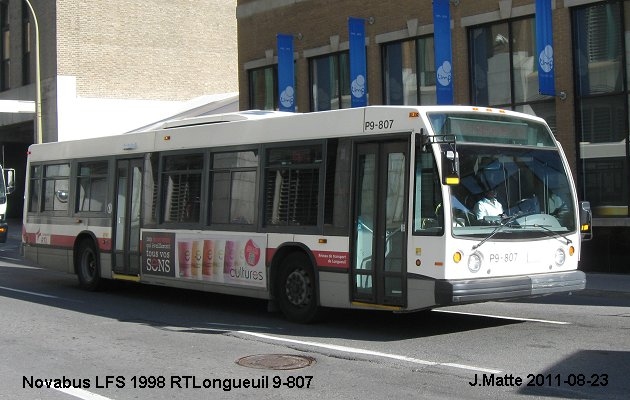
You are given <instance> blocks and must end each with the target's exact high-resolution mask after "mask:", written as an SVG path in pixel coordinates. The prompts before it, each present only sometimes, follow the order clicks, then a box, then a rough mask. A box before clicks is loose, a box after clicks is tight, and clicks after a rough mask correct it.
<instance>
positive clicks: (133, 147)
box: [29, 106, 542, 161]
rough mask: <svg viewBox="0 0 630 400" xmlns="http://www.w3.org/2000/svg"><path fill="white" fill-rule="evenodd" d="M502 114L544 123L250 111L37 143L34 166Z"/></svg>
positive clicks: (395, 129)
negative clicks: (488, 118)
mask: <svg viewBox="0 0 630 400" xmlns="http://www.w3.org/2000/svg"><path fill="white" fill-rule="evenodd" d="M446 111H451V112H480V113H502V114H506V115H515V116H520V117H523V118H530V119H536V120H540V121H542V119H540V118H537V117H532V116H529V115H525V114H520V113H516V112H513V111H508V110H497V109H492V108H485V107H471V106H368V107H360V108H350V109H343V110H332V111H321V112H311V113H289V112H280V111H264V110H248V111H240V112H235V113H227V114H216V115H208V116H200V117H192V118H185V119H177V120H171V121H167V122H165V123H163V124H162V125H161V126H159V127H158V128H156V129H154V130H151V131H146V132H135V133H128V134H121V135H113V136H104V137H97V138H90V139H82V140H81V139H80V140H72V141H64V142H51V143H43V144H34V145H31V147H30V148H29V159H30V161H45V160H64V159H71V158H89V157H97V156H104V155H122V154H140V153H145V152H151V151H170V150H179V149H195V148H208V147H223V146H242V145H253V144H257V143H274V142H284V141H294V140H316V139H323V138H334V137H343V136H362V135H369V136H371V135H379V134H388V133H389V134H392V133H411V132H419V131H420V129H421V128H422V127H424V126H425V122H426V120H425V119H424V117H425V114H426V113H427V112H446Z"/></svg>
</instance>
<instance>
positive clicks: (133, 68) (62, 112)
mask: <svg viewBox="0 0 630 400" xmlns="http://www.w3.org/2000/svg"><path fill="white" fill-rule="evenodd" d="M29 3H30V5H31V6H32V11H33V12H32V11H31V9H30V8H29V6H28V4H27V2H26V1H25V0H0V30H1V31H2V35H1V40H2V43H1V54H0V59H1V64H0V100H30V101H35V100H36V98H37V85H36V83H37V82H36V77H37V70H38V69H39V71H40V87H41V89H40V91H39V93H40V94H41V121H42V123H41V132H42V133H41V139H38V135H37V129H38V127H37V122H36V121H37V119H36V118H35V114H33V113H29V114H25V113H19V114H18V113H12V112H1V113H0V142H1V143H2V144H3V149H4V162H5V164H6V165H7V166H9V167H14V168H16V170H17V173H18V178H19V179H22V180H23V177H24V172H25V171H24V166H25V162H26V160H25V155H26V148H27V147H28V145H30V144H32V143H35V142H37V141H39V140H41V141H43V142H51V141H64V140H72V139H81V138H87V137H95V136H105V135H112V134H119V133H124V132H127V131H130V130H133V129H136V128H139V127H142V126H146V125H148V124H150V123H152V122H155V121H157V120H161V119H163V118H166V117H168V116H169V115H174V114H178V113H181V112H182V111H184V110H186V109H189V108H192V107H197V106H199V105H200V104H202V103H203V100H204V99H206V98H208V99H209V98H211V97H212V96H213V95H216V96H221V95H224V94H226V93H232V94H236V92H237V91H238V73H237V69H236V68H237V53H236V16H235V10H236V1H235V0H198V1H190V0H169V1H164V0H146V1H141V2H139V1H129V0H81V1H76V0H29ZM38 39H39V55H38V54H37V48H36V43H37V42H36V41H37V40H38ZM38 57H39V58H38ZM206 102H207V101H206ZM20 190H23V189H22V188H18V193H16V194H14V195H12V198H13V199H14V201H12V202H10V203H9V206H10V211H9V214H10V216H13V217H19V216H21V209H22V208H21V205H20V206H19V207H18V205H19V203H20V202H21V199H22V197H21V193H20V192H19V191H20ZM15 199H18V200H15Z"/></svg>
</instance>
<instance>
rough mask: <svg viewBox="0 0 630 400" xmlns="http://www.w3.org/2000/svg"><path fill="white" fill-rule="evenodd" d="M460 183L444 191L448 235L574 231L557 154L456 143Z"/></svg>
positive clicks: (566, 185)
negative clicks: (448, 204)
mask: <svg viewBox="0 0 630 400" xmlns="http://www.w3.org/2000/svg"><path fill="white" fill-rule="evenodd" d="M457 150H458V153H459V161H460V177H461V180H460V184H459V185H457V186H452V187H450V188H449V189H450V195H451V196H450V202H451V215H452V227H453V234H454V235H456V236H457V235H461V236H475V237H483V236H485V235H487V234H488V232H489V231H492V230H493V229H494V227H496V226H497V225H499V224H501V223H502V221H503V223H505V221H506V220H508V218H509V221H510V222H509V226H507V227H506V228H505V229H502V230H501V234H497V235H496V236H495V237H496V238H500V237H501V236H502V235H509V237H514V235H515V234H517V235H520V237H523V238H525V237H527V238H533V237H543V236H550V235H556V234H566V233H569V232H573V231H575V229H576V222H575V210H574V206H573V202H572V201H571V199H572V198H573V197H572V193H571V187H570V185H569V182H568V179H567V173H566V171H565V169H564V166H563V163H562V159H561V158H560V153H559V152H558V151H557V149H552V148H544V147H508V146H488V145H472V144H458V146H457Z"/></svg>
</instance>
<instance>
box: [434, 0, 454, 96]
mask: <svg viewBox="0 0 630 400" xmlns="http://www.w3.org/2000/svg"><path fill="white" fill-rule="evenodd" d="M433 35H434V43H435V44H434V48H435V75H436V76H435V78H436V84H435V91H436V96H437V103H438V104H453V50H452V46H451V8H450V1H449V0H433Z"/></svg>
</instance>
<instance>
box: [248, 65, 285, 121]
mask: <svg viewBox="0 0 630 400" xmlns="http://www.w3.org/2000/svg"><path fill="white" fill-rule="evenodd" d="M248 74H249V108H250V109H255V110H277V109H278V66H277V65H272V66H268V67H264V68H257V69H252V70H249V72H248Z"/></svg>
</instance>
